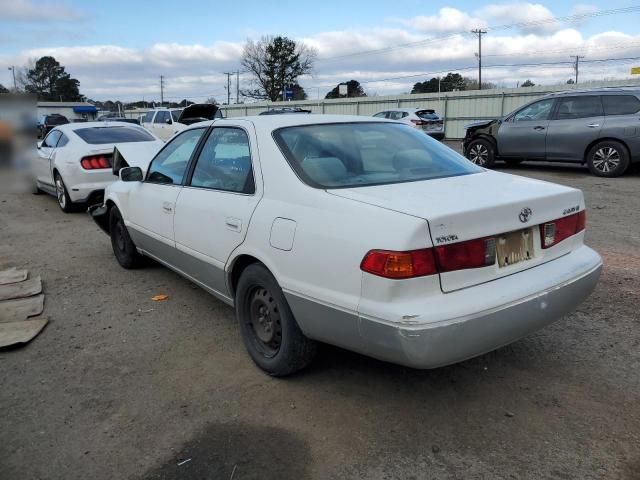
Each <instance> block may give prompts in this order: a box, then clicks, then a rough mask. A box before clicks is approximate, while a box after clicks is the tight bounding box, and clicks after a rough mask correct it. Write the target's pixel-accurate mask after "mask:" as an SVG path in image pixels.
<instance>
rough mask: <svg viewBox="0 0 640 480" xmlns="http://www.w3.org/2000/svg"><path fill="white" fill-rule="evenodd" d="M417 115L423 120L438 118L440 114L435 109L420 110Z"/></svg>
mask: <svg viewBox="0 0 640 480" xmlns="http://www.w3.org/2000/svg"><path fill="white" fill-rule="evenodd" d="M416 115H417V116H419V117H420V118H421V119H423V120H438V118H440V117H438V115H437V114H436V112H434V111H433V110H418V111H417V112H416Z"/></svg>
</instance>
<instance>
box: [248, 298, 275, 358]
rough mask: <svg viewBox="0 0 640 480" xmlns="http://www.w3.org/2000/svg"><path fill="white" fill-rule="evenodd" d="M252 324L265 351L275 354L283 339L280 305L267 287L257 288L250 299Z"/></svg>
mask: <svg viewBox="0 0 640 480" xmlns="http://www.w3.org/2000/svg"><path fill="white" fill-rule="evenodd" d="M249 312H250V322H249V323H250V326H251V328H252V330H253V332H254V333H255V336H256V339H257V340H258V341H259V342H260V344H261V347H262V349H263V350H265V353H268V354H275V353H276V352H277V351H278V349H279V348H280V343H281V341H282V327H281V324H280V313H279V311H278V306H277V304H276V302H275V300H274V299H273V297H272V296H271V294H270V293H269V291H268V290H267V289H265V288H257V289H256V290H255V291H254V293H253V294H252V296H251V300H250V307H249Z"/></svg>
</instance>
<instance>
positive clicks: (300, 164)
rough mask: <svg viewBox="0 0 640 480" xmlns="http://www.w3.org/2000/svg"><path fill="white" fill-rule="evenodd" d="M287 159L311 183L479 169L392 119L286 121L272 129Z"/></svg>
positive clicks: (397, 179) (335, 184) (361, 183)
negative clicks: (294, 124) (299, 123)
mask: <svg viewBox="0 0 640 480" xmlns="http://www.w3.org/2000/svg"><path fill="white" fill-rule="evenodd" d="M273 136H274V138H275V140H276V143H277V144H278V146H279V147H280V149H281V150H282V152H283V153H284V155H285V157H286V159H287V161H288V162H289V164H290V165H291V167H292V168H293V169H294V171H295V172H296V173H297V174H298V176H299V177H300V178H301V179H302V180H303V181H304V182H305V183H307V184H308V185H310V186H312V187H315V188H352V187H365V186H369V185H383V184H390V183H403V182H414V181H419V180H429V179H433V178H442V177H452V176H457V175H467V174H471V173H480V172H482V171H483V170H482V169H481V168H479V167H477V166H475V165H474V164H473V163H471V162H469V161H468V160H466V159H465V158H464V157H462V156H461V155H459V154H457V153H456V152H454V151H453V150H452V149H450V148H449V147H446V146H444V145H442V144H441V143H440V142H437V141H435V140H433V139H431V138H429V137H428V136H427V135H425V134H424V133H423V132H421V131H418V130H416V129H414V128H411V127H409V126H408V125H403V124H396V123H379V122H371V123H337V124H321V125H305V126H297V127H285V128H281V129H279V130H276V131H275V132H274V134H273Z"/></svg>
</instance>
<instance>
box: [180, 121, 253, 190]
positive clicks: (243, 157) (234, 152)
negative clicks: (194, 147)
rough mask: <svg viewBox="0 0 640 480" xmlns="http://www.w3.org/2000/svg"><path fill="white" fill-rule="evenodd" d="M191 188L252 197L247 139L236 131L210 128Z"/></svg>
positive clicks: (243, 132) (243, 134)
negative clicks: (249, 194) (223, 191)
mask: <svg viewBox="0 0 640 480" xmlns="http://www.w3.org/2000/svg"><path fill="white" fill-rule="evenodd" d="M191 186H192V187H202V188H211V189H214V190H225V191H228V192H237V193H254V192H255V185H254V181H253V172H252V168H251V154H250V150H249V137H247V134H246V132H245V131H244V130H242V129H240V128H227V127H221V128H214V129H213V131H212V132H211V135H209V138H208V139H207V141H206V142H205V144H204V146H203V147H202V151H201V152H200V156H199V157H198V162H197V163H196V167H195V169H194V170H193V176H192V177H191Z"/></svg>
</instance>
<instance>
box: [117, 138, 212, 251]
mask: <svg viewBox="0 0 640 480" xmlns="http://www.w3.org/2000/svg"><path fill="white" fill-rule="evenodd" d="M205 130H206V128H205V127H202V128H194V129H191V130H186V131H185V132H183V133H182V134H181V135H178V136H176V137H175V138H174V139H173V140H172V141H170V142H169V143H167V144H166V145H165V146H164V148H163V149H162V150H160V152H158V154H157V155H156V156H155V157H154V159H153V160H152V161H151V164H150V165H149V169H148V171H147V175H146V177H145V180H144V181H143V182H138V183H133V184H131V187H130V190H129V196H128V198H129V203H128V205H127V211H126V213H125V223H126V225H127V228H128V229H129V231H130V234H131V237H132V238H133V241H134V243H135V244H136V245H137V246H138V247H140V248H142V249H143V250H145V251H147V252H148V253H150V254H152V255H154V256H156V257H158V258H159V259H161V260H164V261H166V262H168V263H172V259H173V255H174V246H175V240H174V235H173V216H174V212H175V207H176V200H177V198H178V195H179V194H180V190H181V189H182V180H183V178H184V174H185V173H186V171H187V165H188V164H189V160H190V159H191V155H192V154H193V152H194V151H195V148H196V145H197V144H198V142H199V141H200V137H201V136H202V134H203V133H204V131H205Z"/></svg>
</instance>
